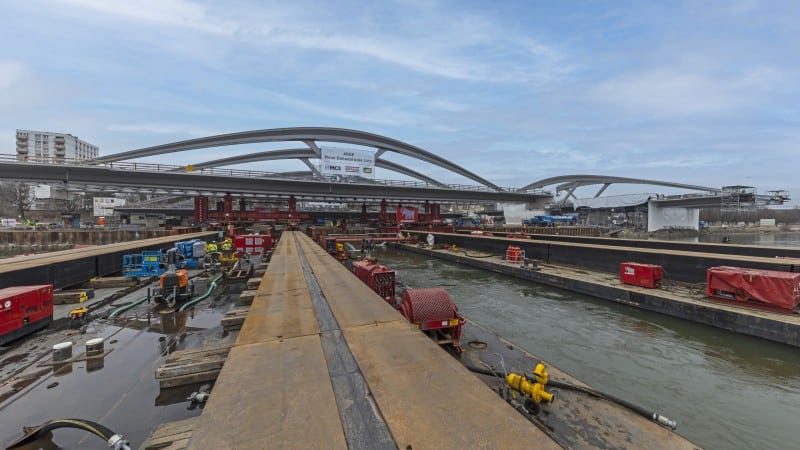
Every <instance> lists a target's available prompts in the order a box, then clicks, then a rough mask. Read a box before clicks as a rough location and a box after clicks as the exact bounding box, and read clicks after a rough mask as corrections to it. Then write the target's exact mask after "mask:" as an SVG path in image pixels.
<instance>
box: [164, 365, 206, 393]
mask: <svg viewBox="0 0 800 450" xmlns="http://www.w3.org/2000/svg"><path fill="white" fill-rule="evenodd" d="M220 371H221V369H216V370H208V371H205V372H195V373H190V374H186V375H182V376H177V377H171V378H163V379H160V380H158V386H159V387H160V388H161V389H168V388H174V387H178V386H186V385H187V384H197V383H203V382H205V381H214V380H216V379H217V378H218V377H219V374H220Z"/></svg>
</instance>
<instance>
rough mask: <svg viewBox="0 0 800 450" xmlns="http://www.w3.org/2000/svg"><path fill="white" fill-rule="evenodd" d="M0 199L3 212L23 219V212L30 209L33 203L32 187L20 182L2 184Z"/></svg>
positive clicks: (0, 186)
mask: <svg viewBox="0 0 800 450" xmlns="http://www.w3.org/2000/svg"><path fill="white" fill-rule="evenodd" d="M0 198H1V199H2V204H3V210H4V211H5V212H7V213H10V212H11V211H13V213H14V214H15V215H16V216H17V217H19V218H21V219H25V212H27V211H29V210H30V209H31V206H33V202H34V196H33V187H32V186H31V185H30V184H28V183H23V182H21V181H13V182H4V183H2V184H0Z"/></svg>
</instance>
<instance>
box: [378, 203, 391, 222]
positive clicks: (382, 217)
mask: <svg viewBox="0 0 800 450" xmlns="http://www.w3.org/2000/svg"><path fill="white" fill-rule="evenodd" d="M388 208H389V203H388V202H387V201H386V199H383V200H381V212H380V216H379V217H378V219H379V220H378V221H379V222H380V223H389V213H388V212H386V210H387V209H388Z"/></svg>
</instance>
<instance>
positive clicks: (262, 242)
mask: <svg viewBox="0 0 800 450" xmlns="http://www.w3.org/2000/svg"><path fill="white" fill-rule="evenodd" d="M233 247H234V251H235V252H236V253H245V254H248V255H263V254H265V253H268V252H269V250H270V249H271V248H272V236H270V235H268V234H242V235H239V236H236V237H235V238H234V244H233Z"/></svg>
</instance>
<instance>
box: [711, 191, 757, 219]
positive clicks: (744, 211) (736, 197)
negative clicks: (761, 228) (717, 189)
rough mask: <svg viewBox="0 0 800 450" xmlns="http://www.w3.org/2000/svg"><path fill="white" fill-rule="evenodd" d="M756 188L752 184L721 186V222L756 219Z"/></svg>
mask: <svg viewBox="0 0 800 450" xmlns="http://www.w3.org/2000/svg"><path fill="white" fill-rule="evenodd" d="M756 200H757V198H756V188H755V187H753V186H741V185H737V186H723V187H722V192H721V195H720V202H721V204H720V219H721V220H722V222H723V223H739V222H753V221H755V220H757V217H758V209H757V206H756Z"/></svg>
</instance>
